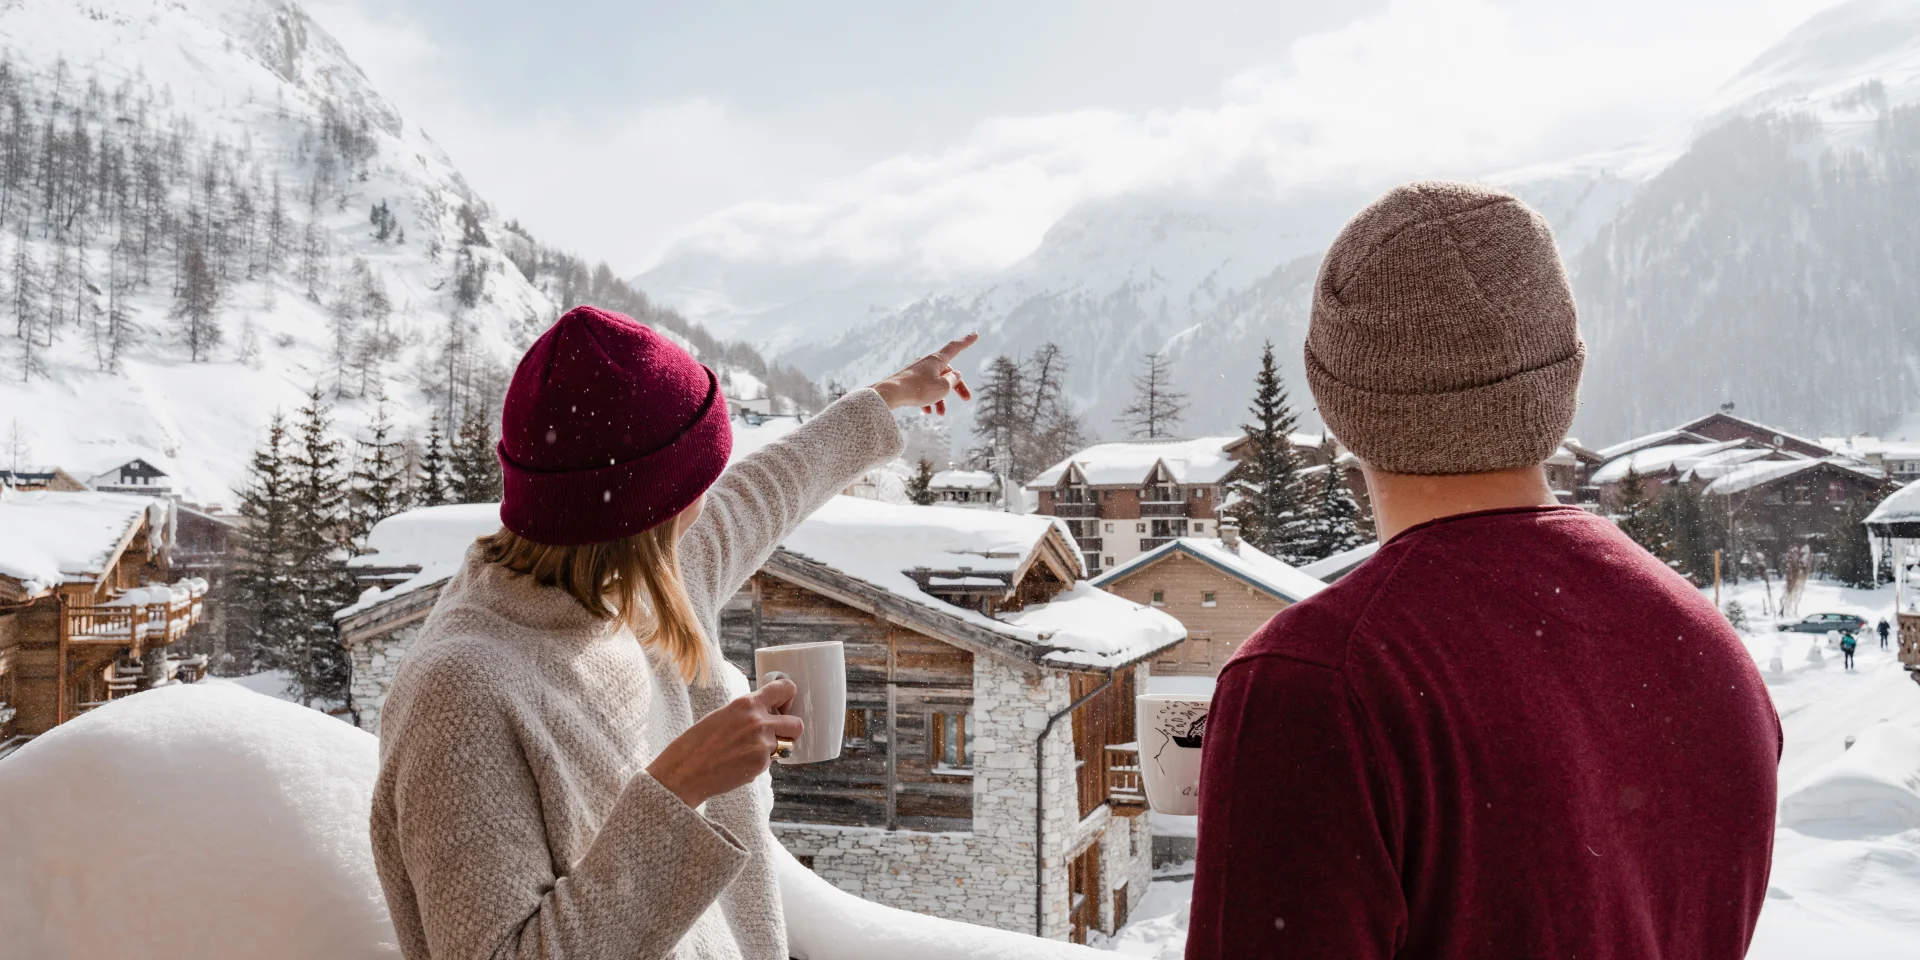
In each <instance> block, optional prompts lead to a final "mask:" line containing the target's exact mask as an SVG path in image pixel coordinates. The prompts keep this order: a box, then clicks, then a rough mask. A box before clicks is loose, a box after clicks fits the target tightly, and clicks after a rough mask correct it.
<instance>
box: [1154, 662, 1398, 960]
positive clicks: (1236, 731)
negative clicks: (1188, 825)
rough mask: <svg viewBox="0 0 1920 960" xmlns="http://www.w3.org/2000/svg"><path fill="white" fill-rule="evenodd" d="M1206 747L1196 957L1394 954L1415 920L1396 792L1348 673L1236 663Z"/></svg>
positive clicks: (1191, 953)
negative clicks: (1398, 850)
mask: <svg viewBox="0 0 1920 960" xmlns="http://www.w3.org/2000/svg"><path fill="white" fill-rule="evenodd" d="M1204 749H1205V753H1204V756H1203V760H1202V772H1201V789H1200V797H1201V801H1200V846H1199V855H1198V860H1197V861H1196V864H1195V865H1196V868H1197V870H1196V873H1195V875H1194V886H1193V914H1192V923H1191V926H1190V929H1189V933H1188V938H1187V960H1215V958H1220V960H1225V958H1247V957H1329V958H1334V957H1338V958H1347V960H1371V958H1386V957H1392V956H1393V955H1394V952H1395V950H1396V949H1397V947H1398V945H1399V944H1400V943H1401V942H1402V939H1403V938H1404V935H1405V930H1406V922H1407V907H1406V901H1405V898H1404V897H1403V895H1402V893H1401V887H1400V882H1399V873H1398V871H1397V870H1396V869H1395V865H1394V861H1393V857H1392V854H1391V852H1390V849H1391V845H1390V841H1389V838H1390V836H1391V834H1392V831H1393V828H1392V826H1391V824H1392V823H1393V822H1394V819H1393V816H1392V814H1391V811H1390V806H1391V803H1392V801H1391V800H1390V799H1389V798H1388V796H1387V795H1386V794H1387V787H1386V786H1385V785H1384V783H1383V782H1382V780H1381V779H1380V776H1379V772H1378V771H1379V769H1380V766H1379V764H1377V763H1376V762H1375V758H1374V756H1373V750H1372V747H1371V745H1370V742H1369V739H1368V736H1367V733H1366V731H1365V729H1364V726H1363V723H1362V720H1361V718H1360V717H1358V716H1356V707H1355V704H1354V702H1353V698H1352V696H1351V693H1350V691H1349V689H1348V685H1347V682H1346V679H1345V677H1344V676H1342V674H1341V673H1340V672H1339V671H1338V670H1335V669H1332V668H1329V667H1325V666H1319V665H1316V664H1310V663H1304V662H1301V661H1299V660H1293V659H1289V658H1286V657H1280V656H1257V657H1251V658H1248V659H1245V660H1242V661H1239V662H1237V663H1234V664H1232V665H1230V666H1229V667H1228V669H1227V670H1226V671H1224V672H1223V673H1222V674H1221V677H1220V682H1219V687H1218V688H1217V689H1216V690H1215V692H1214V698H1213V709H1212V711H1211V712H1210V714H1209V715H1208V717H1207V738H1206V744H1205V747H1204Z"/></svg>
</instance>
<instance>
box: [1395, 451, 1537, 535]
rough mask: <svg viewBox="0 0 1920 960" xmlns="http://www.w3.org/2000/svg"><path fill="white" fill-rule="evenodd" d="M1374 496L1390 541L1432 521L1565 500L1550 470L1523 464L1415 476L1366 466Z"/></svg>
mask: <svg viewBox="0 0 1920 960" xmlns="http://www.w3.org/2000/svg"><path fill="white" fill-rule="evenodd" d="M1361 467H1362V471H1361V472H1363V473H1364V474H1366V478H1367V492H1368V494H1369V495H1370V496H1371V497H1372V498H1373V526H1374V529H1375V530H1377V531H1379V534H1380V542H1381V543H1385V542H1387V541H1388V540H1391V539H1393V538H1394V536H1395V535H1397V534H1399V533H1400V531H1402V530H1405V529H1407V528H1409V527H1417V526H1419V525H1420V524H1423V523H1426V522H1427V521H1429V520H1438V519H1439V518H1441V517H1451V516H1455V515H1457V514H1462V513H1477V512H1479V511H1481V510H1502V509H1506V508H1509V507H1543V506H1553V505H1554V504H1557V503H1559V502H1560V501H1559V500H1558V499H1557V498H1555V497H1554V495H1553V488H1552V487H1550V486H1548V485H1547V472H1546V470H1545V469H1543V468H1541V467H1538V466H1533V467H1519V468H1516V469H1513V470H1498V471H1495V472H1493V473H1462V474H1449V475H1446V476H1414V475H1412V474H1405V473H1386V472H1384V471H1381V470H1375V469H1374V468H1372V467H1370V466H1367V465H1366V464H1364V463H1362V464H1361Z"/></svg>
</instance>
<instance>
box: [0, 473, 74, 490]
mask: <svg viewBox="0 0 1920 960" xmlns="http://www.w3.org/2000/svg"><path fill="white" fill-rule="evenodd" d="M0 487H4V488H8V489H13V490H53V491H56V492H59V493H78V492H79V491H82V490H85V489H87V485H86V484H84V483H81V482H80V481H78V480H76V479H74V478H73V475H72V474H69V473H68V472H66V471H65V470H62V469H60V468H59V467H21V468H18V469H13V470H0Z"/></svg>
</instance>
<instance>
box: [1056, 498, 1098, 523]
mask: <svg viewBox="0 0 1920 960" xmlns="http://www.w3.org/2000/svg"><path fill="white" fill-rule="evenodd" d="M1053 515H1054V516H1056V517H1077V518H1080V519H1086V518H1088V517H1097V516H1099V515H1100V505H1099V504H1097V503H1061V502H1059V501H1057V500H1056V501H1054V504H1053Z"/></svg>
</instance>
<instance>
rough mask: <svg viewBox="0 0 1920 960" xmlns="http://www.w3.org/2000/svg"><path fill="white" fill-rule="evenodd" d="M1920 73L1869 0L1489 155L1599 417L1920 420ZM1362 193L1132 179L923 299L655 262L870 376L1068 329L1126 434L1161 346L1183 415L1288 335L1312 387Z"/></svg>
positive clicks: (1207, 418) (845, 371)
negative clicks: (1622, 127)
mask: <svg viewBox="0 0 1920 960" xmlns="http://www.w3.org/2000/svg"><path fill="white" fill-rule="evenodd" d="M1917 101H1920V2H1916V0H1856V2H1853V3H1848V4H1844V5H1842V6H1839V7H1836V8H1833V9H1831V10H1829V11H1827V12H1824V13H1822V14H1820V15H1819V16H1816V17H1814V18H1813V19H1811V20H1809V21H1808V22H1807V23H1805V24H1804V25H1802V26H1801V27H1799V28H1797V29H1795V30H1794V31H1792V32H1791V33H1790V34H1789V35H1788V36H1786V37H1784V38H1783V39H1782V40H1781V41H1780V42H1779V43H1778V44H1776V45H1775V46H1774V47H1772V48H1771V49H1769V50H1767V51H1766V52H1764V53H1762V54H1761V55H1760V56H1759V57H1757V58H1756V59H1755V60H1754V61H1753V62H1752V64H1750V65H1749V66H1748V67H1746V68H1745V69H1743V70H1742V71H1740V72H1739V73H1738V74H1737V75H1735V76H1734V77H1732V78H1730V79H1729V81H1728V82H1727V84H1726V85H1725V87H1724V89H1723V90H1722V91H1721V92H1720V93H1719V95H1718V96H1716V97H1715V98H1714V99H1713V101H1712V102H1711V103H1709V104H1708V105H1707V106H1706V107H1705V108H1704V109H1703V110H1702V112H1701V113H1700V115H1699V117H1698V119H1697V120H1696V121H1695V122H1693V123H1692V124H1689V125H1686V126H1684V127H1680V128H1675V129H1667V130H1650V131H1648V132H1647V136H1646V138H1645V139H1643V140H1642V141H1640V142H1637V143H1634V144H1631V145H1627V146H1623V147H1621V148H1619V149H1615V150H1609V151H1604V152H1600V153H1596V154H1592V155H1588V156H1582V157H1576V158H1572V159H1570V160H1566V161H1562V162H1558V163H1552V164H1543V165H1537V166H1533V167H1529V168H1526V169H1522V170H1512V171H1505V172H1500V173H1497V174H1491V175H1488V176H1486V177H1485V178H1484V179H1486V180H1487V181H1489V182H1493V183H1496V184H1499V185H1502V186H1505V187H1507V188H1508V189H1511V190H1513V191H1514V192H1516V193H1518V194H1519V195H1521V196H1522V197H1524V198H1526V199H1527V200H1528V201H1529V202H1531V203H1533V204H1534V205H1536V206H1537V207H1539V208H1540V209H1541V210H1542V212H1543V213H1544V214H1545V215H1546V216H1547V217H1548V218H1549V220H1551V221H1552V222H1553V224H1554V227H1555V230H1556V233H1557V235H1558V237H1559V240H1560V242H1561V245H1562V254H1563V256H1564V257H1565V259H1566V261H1567V264H1568V267H1569V270H1570V272H1571V274H1572V276H1573V281H1574V284H1575V290H1576V293H1577V295H1578V297H1579V301H1580V304H1581V308H1582V312H1583V322H1584V324H1585V328H1586V332H1587V337H1588V340H1589V345H1590V347H1591V358H1590V361H1589V366H1588V371H1589V372H1588V377H1587V383H1586V388H1585V391H1584V394H1583V408H1582V413H1581V415H1580V418H1579V420H1578V422H1577V423H1576V428H1577V430H1578V431H1579V432H1580V433H1581V435H1583V436H1588V437H1590V438H1596V439H1604V438H1608V437H1619V436H1625V435H1629V434H1633V433H1637V432H1644V431H1645V430H1648V429H1651V428H1654V427H1657V426H1661V425H1665V424H1668V423H1671V422H1673V421H1675V420H1679V419H1684V418H1688V417H1692V416H1697V415H1698V414H1700V413H1701V412H1704V411H1707V410H1711V409H1713V408H1715V407H1717V406H1718V405H1720V404H1721V403H1724V402H1728V401H1732V402H1734V403H1735V404H1736V405H1737V407H1738V408H1739V409H1740V410H1741V411H1742V412H1745V413H1749V414H1751V415H1753V416H1757V417H1761V418H1764V419H1768V420H1770V421H1774V422H1778V423H1780V424H1781V425H1782V426H1785V427H1788V428H1790V429H1795V430H1798V431H1800V432H1805V433H1809V434H1818V433H1846V432H1852V431H1860V430H1868V431H1873V430H1882V431H1890V432H1897V431H1898V430H1899V429H1900V427H1899V424H1900V423H1901V422H1902V421H1903V420H1905V419H1907V418H1912V419H1914V420H1915V421H1916V422H1920V329H1916V326H1915V321H1913V320H1912V319H1910V318H1912V317H1914V316H1916V315H1920V281H1916V280H1914V279H1913V278H1915V277H1920V269H1916V268H1920V242H1916V241H1920V216H1916V215H1915V214H1920V206H1917V205H1920V191H1916V190H1915V187H1916V186H1920V167H1917V166H1916V163H1917V162H1916V161H1915V160H1913V159H1912V158H1913V157H1914V156H1916V148H1920V102H1917ZM1381 186H1384V185H1381ZM1366 199H1367V197H1366V196H1365V195H1364V194H1360V193H1350V192H1342V193H1338V194H1335V193H1331V192H1328V191H1325V190H1315V191H1307V192H1305V193H1302V194H1297V195H1293V196H1289V197H1284V198H1282V199H1280V200H1278V201H1275V200H1271V199H1262V200H1258V201H1254V200H1248V201H1244V202H1238V203H1235V202H1228V201H1221V200H1218V199H1215V200H1210V201H1205V202H1200V201H1192V200H1187V199H1183V198H1179V197H1165V196H1156V197H1135V196H1126V197H1120V198H1117V199H1114V200H1110V201H1107V202H1105V203H1103V204H1101V205H1099V206H1097V207H1093V208H1088V209H1083V210H1079V211H1075V212H1074V213H1073V214H1071V215H1069V216H1068V217H1066V218H1065V219H1063V220H1062V221H1060V223H1058V224H1057V225H1056V226H1055V227H1054V228H1053V229H1052V230H1051V231H1050V232H1049V233H1048V235H1047V237H1046V239H1045V240H1044V241H1043V242H1042V243H1041V245H1040V247H1039V249H1037V250H1036V251H1035V252H1034V253H1033V254H1032V255H1030V256H1029V257H1027V258H1026V259H1024V260H1022V261H1020V262H1019V263H1016V264H1014V265H1012V266H1010V267H1008V268H1006V269H1005V270H1003V271H1001V272H999V273H997V274H995V275H993V276H990V277H985V278H980V279H976V280H971V281H968V282H964V283H959V284H954V285H949V286H947V287H945V288H943V289H940V290H938V291H935V292H930V293H928V294H926V295H924V296H919V297H912V298H911V299H908V300H905V301H904V302H903V301H902V300H901V299H900V298H901V297H902V296H903V295H906V296H910V295H911V291H912V289H913V288H914V286H915V283H920V284H924V283H927V282H929V281H926V280H924V279H923V278H920V279H916V280H914V281H913V282H900V283H893V285H892V286H889V283H890V282H892V281H894V280H898V279H900V277H901V276H902V275H900V274H892V275H889V274H887V273H886V272H885V271H884V269H881V268H875V267H868V268H866V269H865V270H864V271H862V272H860V273H859V274H858V276H859V281H858V282H843V281H842V280H839V279H829V280H826V281H823V282H820V283H817V284H814V285H812V286H808V285H807V282H806V280H805V278H804V276H798V275H796V274H794V273H791V272H789V273H780V272H778V270H777V269H776V268H775V267H773V266H771V265H767V264H760V263H756V262H753V261H748V260H728V259H727V258H725V257H723V256H720V255H717V254H708V255H706V257H705V259H703V260H700V261H699V262H698V264H697V266H696V265H695V262H694V260H693V259H692V258H688V259H686V260H683V261H679V262H676V261H673V260H670V261H668V263H667V264H664V265H663V266H662V267H661V268H659V269H658V270H656V271H655V272H654V273H650V274H648V275H646V277H645V278H644V279H645V281H646V282H647V283H649V284H650V285H652V286H654V287H655V288H656V289H659V290H660V292H661V295H662V296H663V297H665V298H667V299H668V300H669V301H670V302H674V303H676V304H682V303H686V304H687V305H688V306H689V307H691V306H693V303H692V302H691V301H689V300H686V299H683V296H684V295H685V294H686V293H688V292H689V291H698V292H699V293H700V294H701V296H703V297H704V299H701V300H699V303H700V304H701V305H703V307H704V309H705V310H706V313H704V314H703V316H706V317H708V318H709V319H710V322H713V323H717V324H725V325H726V327H725V329H727V330H728V332H729V335H732V336H738V337H741V338H744V339H748V340H751V341H754V342H756V343H761V344H764V345H772V346H776V347H777V348H778V349H780V350H781V351H783V352H784V355H786V356H789V357H791V358H793V359H794V360H795V361H797V362H798V363H799V364H800V365H801V366H802V368H803V369H806V370H807V371H808V372H810V373H814V374H817V375H819V376H823V377H833V378H836V379H840V380H843V381H847V382H856V381H858V380H860V379H862V378H864V377H870V376H873V375H875V374H877V373H882V372H884V371H885V370H886V369H890V368H891V366H892V365H894V364H897V363H898V362H899V361H900V360H901V359H904V356H905V354H906V353H908V352H911V351H916V350H919V349H922V348H923V347H922V345H923V344H924V343H926V342H929V341H930V340H932V339H937V338H938V337H940V336H942V335H945V334H946V333H949V332H953V331H958V330H961V329H965V328H978V329H980V330H981V332H982V334H983V343H982V346H981V347H980V348H978V353H980V354H981V355H982V359H983V360H984V357H986V356H991V355H992V354H993V353H996V352H1025V351H1027V350H1030V349H1031V348H1032V347H1033V346H1034V345H1036V344H1038V343H1040V342H1042V341H1046V340H1053V341H1056V342H1058V343H1060V344H1061V345H1062V346H1063V347H1064V348H1065V349H1066V351H1067V353H1068V355H1069V358H1070V359H1071V360H1072V361H1073V362H1074V363H1075V364H1076V367H1075V370H1074V373H1073V375H1072V377H1071V378H1070V384H1069V387H1070V392H1071V394H1072V396H1073V399H1074V400H1076V401H1077V402H1078V403H1080V404H1081V405H1083V406H1085V407H1097V408H1098V411H1097V412H1095V413H1094V414H1093V415H1091V416H1090V417H1089V426H1091V427H1092V428H1093V429H1095V430H1096V431H1100V432H1103V433H1105V434H1106V435H1109V436H1111V435H1113V434H1114V433H1115V432H1116V428H1115V427H1114V426H1113V425H1112V423H1111V422H1110V421H1109V418H1110V416H1111V412H1112V411H1114V410H1117V409H1118V408H1119V407H1120V406H1122V405H1123V403H1124V399H1123V398H1125V397H1126V396H1127V394H1128V391H1129V377H1130V375H1131V374H1132V372H1133V370H1134V366H1135V364H1136V363H1137V361H1138V358H1139V355H1140V354H1141V353H1144V352H1146V351H1149V350H1156V349H1164V350H1166V351H1168V352H1169V353H1170V354H1171V355H1172V356H1173V357H1174V360H1175V367H1174V369H1175V372H1176V374H1177V379H1178V384H1177V385H1178V386H1180V387H1182V388H1184V389H1186V390H1188V391H1189V392H1191V393H1192V395H1193V397H1192V399H1193V405H1192V408H1191V410H1190V413H1189V417H1188V420H1187V423H1186V424H1185V429H1187V430H1189V431H1193V432H1207V431H1215V430H1222V429H1228V428H1230V427H1231V426H1232V425H1233V424H1235V423H1237V422H1238V421H1239V419H1241V418H1242V417H1243V415H1244V407H1245V404H1246V398H1247V396H1248V394H1249V386H1250V383H1251V373H1252V369H1253V365H1254V362H1255V360H1256V359H1257V356H1258V353H1259V349H1260V346H1261V344H1262V343H1263V342H1264V341H1266V340H1269V339H1271V340H1272V341H1273V342H1274V343H1275V345H1276V348H1277V351H1278V354H1279V358H1280V360H1281V362H1282V364H1283V372H1284V373H1285V374H1286V375H1287V376H1288V382H1289V383H1290V384H1291V385H1292V386H1293V389H1294V395H1295V399H1296V402H1297V403H1298V404H1299V405H1300V406H1302V407H1310V406H1311V398H1310V397H1308V396H1307V395H1306V391H1305V385H1304V380H1303V379H1302V372H1301V370H1300V358H1299V356H1298V351H1299V343H1300V341H1301V339H1302V337H1303V335H1304V329H1305V322H1306V315H1307V307H1308V303H1309V297H1310V292H1311V287H1310V285H1311V281H1312V278H1313V273H1314V267H1315V265H1316V264H1317V261H1318V258H1319V251H1320V250H1321V249H1322V247H1323V245H1324V243H1325V241H1326V240H1327V239H1328V238H1330V237H1331V235H1332V233H1333V232H1334V231H1335V230H1337V229H1338V227H1339V225H1340V223H1341V222H1343V221H1344V220H1345V219H1346V217H1347V216H1349V215H1351V213H1352V212H1353V211H1355V210H1357V209H1358V207H1359V206H1360V205H1361V204H1362V203H1364V202H1365V200H1366ZM828 273H829V275H831V276H835V277H838V276H841V274H835V273H833V272H832V271H828ZM692 277H697V278H698V280H697V282H686V283H682V282H680V281H681V280H683V279H684V278H692ZM769 277H776V278H777V282H773V281H767V280H766V279H765V278H769ZM655 278H659V279H660V280H662V281H667V282H663V283H655V282H654V280H655ZM730 291H755V294H754V295H753V296H740V295H738V294H736V293H731V292H730ZM748 302H751V303H752V306H751V308H743V307H742V306H740V305H741V304H744V303H748ZM1307 419H1308V421H1309V423H1311V421H1312V416H1311V413H1310V411H1309V413H1308V417H1307Z"/></svg>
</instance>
